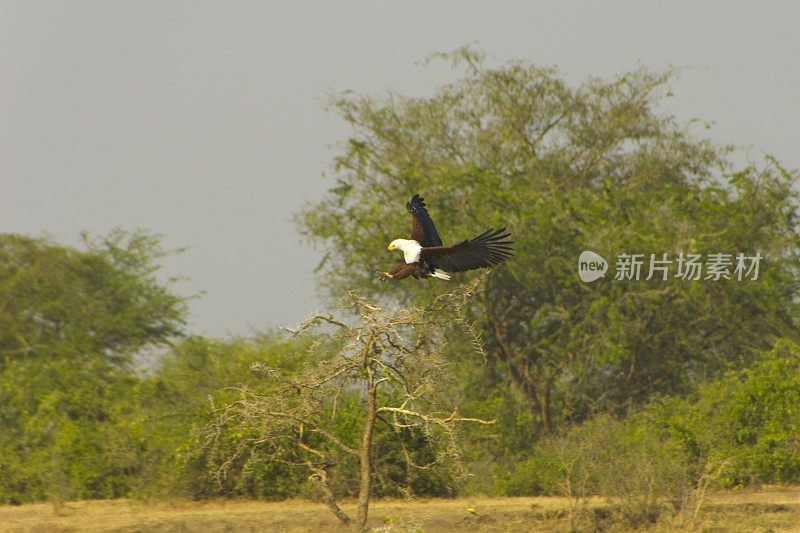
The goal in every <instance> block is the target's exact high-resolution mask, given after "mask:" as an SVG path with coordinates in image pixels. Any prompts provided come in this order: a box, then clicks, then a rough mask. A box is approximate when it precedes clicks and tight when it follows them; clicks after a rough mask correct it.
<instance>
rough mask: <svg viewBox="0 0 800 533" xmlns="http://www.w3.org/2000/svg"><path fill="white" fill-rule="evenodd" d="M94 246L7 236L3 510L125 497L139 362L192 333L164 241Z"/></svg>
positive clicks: (134, 452) (3, 266) (134, 237)
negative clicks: (164, 278)
mask: <svg viewBox="0 0 800 533" xmlns="http://www.w3.org/2000/svg"><path fill="white" fill-rule="evenodd" d="M86 242H87V248H88V249H87V250H86V251H78V250H75V249H72V248H67V247H63V246H59V245H56V244H54V243H51V242H49V241H46V240H42V239H33V238H30V237H24V236H20V235H9V234H4V235H0V427H2V432H0V502H4V503H22V502H26V501H35V500H40V499H44V498H49V499H51V500H53V501H54V502H56V503H58V502H60V501H62V500H63V499H64V498H67V497H72V498H98V497H116V496H121V495H123V494H126V493H127V491H128V490H129V476H130V474H131V472H132V471H133V470H134V469H135V468H136V466H137V464H138V458H139V449H138V447H137V443H136V441H135V439H134V438H133V435H132V434H131V428H130V427H129V426H128V424H127V419H128V417H129V416H130V414H131V413H132V412H133V411H134V410H135V404H134V403H132V402H131V398H132V397H133V393H134V390H135V383H136V376H135V373H134V371H133V370H132V368H131V363H132V357H133V355H134V354H135V353H136V351H137V350H139V349H141V348H144V347H148V346H156V345H159V344H164V343H166V342H167V341H168V340H169V339H170V338H171V337H174V336H175V335H178V334H179V333H180V328H181V326H182V325H183V317H184V314H185V312H186V310H185V306H184V300H183V299H182V298H180V297H177V296H174V295H172V294H170V293H169V292H168V291H167V290H166V288H164V287H163V286H161V285H160V284H159V283H158V282H157V281H156V279H155V277H154V272H155V270H156V267H155V266H154V265H153V261H154V260H155V259H157V258H158V257H160V256H161V255H162V252H161V250H160V249H159V247H158V239H156V238H154V237H150V236H147V235H144V234H141V233H134V234H126V233H124V232H121V231H115V232H114V233H112V234H111V235H110V236H109V237H107V238H106V239H105V240H104V241H103V242H102V243H100V244H98V243H93V242H91V241H89V240H88V239H87V241H86Z"/></svg>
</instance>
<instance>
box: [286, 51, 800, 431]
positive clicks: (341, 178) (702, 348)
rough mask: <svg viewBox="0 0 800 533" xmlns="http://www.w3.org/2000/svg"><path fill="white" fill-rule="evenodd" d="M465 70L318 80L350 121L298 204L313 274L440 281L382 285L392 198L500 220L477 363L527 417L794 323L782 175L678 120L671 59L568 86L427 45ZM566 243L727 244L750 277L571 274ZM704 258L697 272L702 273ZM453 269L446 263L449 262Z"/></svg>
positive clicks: (452, 217)
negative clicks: (735, 158)
mask: <svg viewBox="0 0 800 533" xmlns="http://www.w3.org/2000/svg"><path fill="white" fill-rule="evenodd" d="M441 57H442V58H444V59H447V60H451V61H452V63H453V65H454V67H455V68H458V69H461V70H463V77H462V78H461V79H459V80H458V81H456V82H454V83H451V84H449V85H445V86H443V87H440V88H439V89H438V90H437V91H436V93H435V94H433V95H432V96H430V97H419V98H412V97H404V96H402V95H398V94H394V93H389V94H386V95H381V96H363V95H356V94H352V93H347V94H343V95H340V96H334V97H332V99H331V109H332V110H333V111H334V112H336V113H338V114H340V115H341V117H342V118H343V119H344V120H346V121H347V122H348V123H350V124H351V125H352V136H351V137H350V138H349V139H348V140H347V142H345V143H342V144H341V145H340V147H339V153H338V155H337V156H336V157H335V162H334V166H333V175H334V178H335V180H336V184H335V186H333V187H331V189H330V190H329V192H328V195H327V196H326V197H325V198H324V199H322V200H321V201H319V202H317V203H314V204H310V205H308V206H307V207H306V209H305V210H304V211H303V213H301V214H300V215H299V216H298V219H297V221H298V224H299V227H300V229H301V231H302V232H303V233H304V234H305V235H306V236H307V237H308V238H309V239H310V240H312V241H313V242H317V243H322V244H323V245H324V246H325V249H326V251H327V254H326V255H325V258H324V260H323V261H322V263H321V264H320V267H319V271H320V284H321V286H322V288H323V290H324V291H325V292H326V294H329V295H330V296H332V297H335V296H338V295H341V294H342V293H346V292H347V291H350V290H358V291H361V292H362V293H364V294H366V295H369V296H375V297H380V298H386V299H389V300H393V301H397V302H401V303H404V304H409V303H420V302H424V301H427V300H429V299H431V298H433V297H434V296H435V294H437V293H439V292H441V291H442V290H447V289H446V288H445V285H444V284H443V282H440V281H439V280H433V281H432V282H431V281H430V280H427V281H423V282H417V283H413V282H404V283H386V284H381V283H380V282H379V281H378V280H377V279H376V278H375V277H374V275H373V273H372V272H371V271H370V270H369V269H368V268H366V267H367V266H368V265H371V264H374V263H384V262H390V261H391V260H392V259H394V258H389V257H388V256H386V255H384V250H385V246H386V243H388V242H390V241H391V240H393V239H394V238H396V237H398V236H407V235H408V225H409V221H408V216H407V214H406V213H405V209H404V208H403V205H404V203H405V202H406V201H407V199H408V198H409V197H410V196H411V195H412V194H415V193H420V194H422V195H424V196H425V198H426V201H427V202H428V205H429V211H430V212H431V215H432V217H433V219H434V220H435V221H436V223H437V226H438V229H439V233H440V235H441V236H442V239H443V240H444V241H445V244H447V243H454V242H458V241H459V240H461V239H464V238H467V237H471V236H473V235H475V234H477V233H478V232H480V231H483V229H485V228H486V227H489V226H494V227H500V226H507V227H508V229H509V230H510V231H511V233H512V238H513V239H514V240H515V241H516V256H515V257H514V258H513V259H512V260H511V261H509V262H508V263H507V264H506V265H504V266H501V267H498V268H495V269H494V270H493V271H492V274H491V276H490V277H489V279H488V281H487V285H486V291H485V295H484V297H483V299H482V301H481V302H480V304H479V305H476V306H475V307H474V309H473V316H472V319H473V320H474V323H475V325H476V327H477V328H478V329H479V332H480V333H481V335H482V337H483V339H484V347H485V349H486V352H487V353H488V354H489V355H490V356H489V358H488V362H489V365H488V368H487V372H488V373H489V374H490V375H492V376H494V379H496V380H499V381H500V382H501V383H505V384H506V385H512V386H513V387H514V388H515V389H516V390H517V391H519V392H521V393H522V395H523V397H524V398H526V400H527V402H528V403H529V406H530V408H531V410H532V412H534V413H536V414H537V418H538V420H539V421H540V423H541V424H542V427H543V428H544V429H545V430H546V431H548V432H552V431H553V429H554V427H555V426H556V425H557V424H558V422H559V421H563V420H566V419H581V418H583V417H585V416H587V414H590V413H591V412H593V411H595V410H602V409H617V408H621V407H623V406H625V405H628V404H629V403H630V402H642V401H646V400H647V399H648V398H649V397H650V396H651V395H652V394H653V393H656V392H668V393H669V392H680V391H683V390H686V387H687V386H688V385H690V384H691V383H693V382H696V381H697V380H699V379H702V378H704V377H706V376H710V375H714V374H716V373H718V372H719V371H721V370H722V369H724V368H726V367H728V366H729V365H736V364H740V363H741V362H742V361H745V360H746V359H747V358H748V357H749V353H750V352H751V351H752V350H753V349H765V348H767V347H769V346H770V343H771V342H772V341H773V340H774V339H775V338H776V337H781V336H786V337H791V338H795V339H796V338H797V336H798V334H797V331H798V329H797V327H796V326H797V303H796V301H797V298H796V297H797V283H796V281H795V280H796V279H797V265H798V261H797V259H798V245H799V244H800V240H799V239H798V233H797V193H796V192H795V191H794V190H793V188H792V186H791V185H792V183H793V181H794V178H795V176H794V175H792V174H791V173H789V172H787V171H786V170H784V169H783V168H782V167H781V166H780V165H779V164H778V163H777V162H776V161H774V160H773V159H771V158H765V159H764V160H763V161H762V162H760V163H758V164H755V163H754V164H752V165H750V166H747V167H745V168H734V166H733V164H732V163H731V162H730V160H729V154H730V148H728V147H720V146H715V145H714V144H712V143H711V142H709V141H708V140H706V139H702V138H696V137H695V136H694V135H693V134H692V133H691V131H692V125H691V124H689V125H681V124H678V123H677V122H676V120H675V119H674V118H673V117H672V116H670V115H668V114H667V113H666V112H665V111H664V107H665V99H666V98H667V97H668V96H669V95H670V93H669V88H670V82H671V81H672V80H673V79H674V78H675V76H676V72H674V71H672V70H667V71H664V72H653V71H649V70H647V69H639V70H636V71H633V72H627V73H624V74H621V75H619V76H617V77H615V78H613V79H610V80H601V79H590V80H588V81H586V82H584V83H581V84H579V85H577V86H571V85H570V84H568V83H567V82H566V81H565V80H564V78H563V76H562V75H561V74H560V73H559V72H558V71H557V70H556V69H555V68H542V67H538V66H535V65H530V64H526V63H523V62H518V61H512V62H508V63H504V64H492V65H489V62H488V61H487V60H486V59H485V57H484V56H483V54H481V53H479V52H476V51H474V50H470V49H468V48H465V49H461V50H458V51H456V52H454V53H452V54H445V55H442V56H441ZM584 250H590V251H594V252H595V253H598V254H600V255H601V256H602V257H604V258H606V259H608V260H609V261H611V262H612V263H613V259H614V258H615V257H618V256H619V254H626V253H627V254H636V253H641V254H644V257H646V258H648V259H649V258H650V254H654V257H656V258H659V259H661V258H662V257H663V255H662V254H668V255H667V257H669V258H670V259H672V260H673V261H674V260H676V259H677V258H678V257H679V256H680V254H699V255H701V257H704V258H706V257H709V256H710V254H730V256H731V257H735V256H736V255H737V254H739V253H742V254H744V255H745V256H747V257H751V256H754V255H755V254H760V256H761V257H762V258H763V259H762V260H761V264H760V272H759V277H758V279H757V280H742V281H739V280H737V279H735V278H734V279H724V278H723V279H720V280H713V279H704V278H703V279H698V280H692V279H683V278H681V277H676V276H675V275H674V274H675V270H674V269H675V268H676V265H674V264H673V265H672V268H673V270H672V271H671V272H670V273H669V276H667V279H662V278H661V276H659V275H657V276H655V277H654V278H653V279H650V280H645V279H644V278H645V277H646V276H645V275H646V274H647V272H646V271H645V272H644V274H643V276H642V278H641V279H640V280H629V279H620V280H614V279H612V278H613V275H614V269H613V266H612V267H611V271H610V275H608V276H607V277H606V279H602V280H599V281H596V282H594V283H592V284H588V283H584V282H582V281H580V279H579V278H578V276H577V262H578V257H579V255H580V253H581V252H582V251H584ZM703 276H705V271H704V273H703ZM465 278H468V276H464V277H462V279H465Z"/></svg>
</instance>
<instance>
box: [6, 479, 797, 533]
mask: <svg viewBox="0 0 800 533" xmlns="http://www.w3.org/2000/svg"><path fill="white" fill-rule="evenodd" d="M343 507H344V509H345V511H346V512H352V511H353V507H354V505H353V504H352V503H350V504H347V503H345V504H344V506H343ZM370 511H371V512H370V516H371V520H370V523H371V525H372V526H373V527H374V528H376V530H378V531H408V532H413V531H430V532H437V531H440V532H455V531H485V532H499V531H552V532H561V531H564V532H566V531H570V530H572V531H600V530H603V531H625V530H629V529H630V527H629V526H625V525H624V523H622V522H621V521H620V520H618V519H617V517H616V515H615V512H614V506H613V505H612V504H609V503H608V502H605V501H603V500H595V501H591V502H589V503H588V505H587V507H586V510H585V511H584V512H583V513H582V514H580V516H576V515H575V513H573V515H572V520H571V519H570V513H569V502H568V500H566V499H565V498H462V499H457V500H438V499H437V500H416V501H413V502H407V501H378V502H374V504H373V505H372V506H371V508H370ZM691 518H692V517H691V516H684V517H681V516H671V515H668V514H665V515H662V517H661V518H660V519H659V520H658V521H657V522H655V523H653V524H648V525H645V526H643V527H642V529H641V530H645V531H652V532H668V531H669V532H671V531H702V532H720V533H722V532H728V531H741V532H748V533H749V532H758V531H762V532H768V531H770V532H773V531H775V532H777V531H796V532H800V487H767V488H764V489H762V490H759V491H754V490H746V491H738V492H720V493H715V494H711V495H710V496H709V497H708V498H707V500H706V502H705V505H704V507H703V510H702V511H701V513H700V514H699V515H698V517H697V519H696V520H695V522H694V524H692V520H691ZM0 531H3V532H5V531H14V532H17V531H19V532H36V533H45V532H66V531H81V532H83V531H87V532H91V531H116V532H134V531H142V532H144V531H147V532H150V531H153V532H173V531H198V532H218V531H220V532H221V531H226V532H244V531H259V532H260V531H276V532H278V531H280V532H306V531H313V532H314V533H323V532H328V531H330V532H339V531H342V532H345V531H347V528H345V527H343V526H341V525H340V524H338V523H337V521H336V519H335V518H334V517H333V515H332V514H331V513H330V511H329V510H328V509H327V508H325V507H324V506H323V505H322V504H318V503H312V502H307V501H287V502H279V503H269V502H255V501H213V502H171V503H142V502H137V501H129V500H105V501H103V500H99V501H81V502H72V503H69V504H67V505H66V506H64V507H63V508H62V509H61V510H60V511H59V512H55V510H54V508H53V506H51V505H50V504H30V505H22V506H15V507H12V506H6V507H0Z"/></svg>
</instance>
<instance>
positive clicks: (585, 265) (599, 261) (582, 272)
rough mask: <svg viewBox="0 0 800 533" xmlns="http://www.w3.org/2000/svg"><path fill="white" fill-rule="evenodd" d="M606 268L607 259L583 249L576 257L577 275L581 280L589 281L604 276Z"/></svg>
mask: <svg viewBox="0 0 800 533" xmlns="http://www.w3.org/2000/svg"><path fill="white" fill-rule="evenodd" d="M607 270H608V261H606V260H605V259H603V257H602V256H600V255H598V254H596V253H594V252H590V251H589V250H585V251H583V252H581V256H580V257H579V258H578V276H579V277H580V278H581V281H584V282H586V283H590V282H592V281H594V280H596V279H599V278H604V277H605V275H606V271H607Z"/></svg>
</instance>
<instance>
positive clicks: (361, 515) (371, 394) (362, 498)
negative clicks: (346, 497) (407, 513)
mask: <svg viewBox="0 0 800 533" xmlns="http://www.w3.org/2000/svg"><path fill="white" fill-rule="evenodd" d="M376 388H377V387H376V386H375V383H374V377H373V372H372V368H371V367H369V366H368V367H367V386H366V389H367V390H366V392H367V419H366V421H365V423H364V436H363V438H362V440H361V449H359V462H360V463H361V483H360V485H359V490H358V513H357V515H356V520H355V522H353V531H357V532H359V533H361V532H364V531H367V513H368V512H369V497H370V491H371V484H372V483H371V482H372V454H371V452H372V432H373V429H374V427H375V418H376V417H377V410H376V407H375V397H376Z"/></svg>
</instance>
